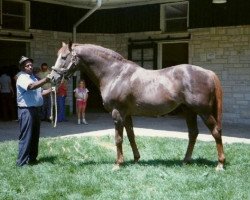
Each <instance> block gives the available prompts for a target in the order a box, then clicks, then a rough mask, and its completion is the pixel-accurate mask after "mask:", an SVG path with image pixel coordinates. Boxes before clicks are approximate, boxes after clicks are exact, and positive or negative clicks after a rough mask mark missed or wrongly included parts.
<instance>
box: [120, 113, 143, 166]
mask: <svg viewBox="0 0 250 200" xmlns="http://www.w3.org/2000/svg"><path fill="white" fill-rule="evenodd" d="M124 126H125V128H126V131H127V135H128V139H129V142H130V146H131V148H132V151H133V154H134V161H135V162H138V160H139V159H140V153H139V151H138V148H137V145H136V142H135V134H134V130H133V121H132V117H131V116H127V117H126V118H125V124H124Z"/></svg>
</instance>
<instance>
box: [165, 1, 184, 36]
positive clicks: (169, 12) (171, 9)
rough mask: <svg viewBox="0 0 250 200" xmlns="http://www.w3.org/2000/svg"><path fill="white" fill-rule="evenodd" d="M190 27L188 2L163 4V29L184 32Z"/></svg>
mask: <svg viewBox="0 0 250 200" xmlns="http://www.w3.org/2000/svg"><path fill="white" fill-rule="evenodd" d="M187 27H188V2H186V1H185V2H180V3H169V4H164V5H161V30H162V31H163V32H184V31H187Z"/></svg>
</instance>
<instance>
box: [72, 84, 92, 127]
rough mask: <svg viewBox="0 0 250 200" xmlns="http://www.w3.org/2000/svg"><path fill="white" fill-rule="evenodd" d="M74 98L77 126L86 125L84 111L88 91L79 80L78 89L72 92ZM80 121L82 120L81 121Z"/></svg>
mask: <svg viewBox="0 0 250 200" xmlns="http://www.w3.org/2000/svg"><path fill="white" fill-rule="evenodd" d="M74 92H75V97H76V110H77V117H78V121H77V122H78V124H81V122H82V123H83V124H88V123H87V122H86V119H85V109H86V105H87V100H88V92H89V90H88V89H87V88H86V86H85V81H84V80H80V81H79V82H78V87H77V88H76V89H75V90H74ZM81 119H82V120H81Z"/></svg>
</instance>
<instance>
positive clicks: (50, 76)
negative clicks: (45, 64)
mask: <svg viewBox="0 0 250 200" xmlns="http://www.w3.org/2000/svg"><path fill="white" fill-rule="evenodd" d="M53 78H54V77H53V75H52V74H51V73H50V74H48V75H47V76H46V80H47V82H52V81H53Z"/></svg>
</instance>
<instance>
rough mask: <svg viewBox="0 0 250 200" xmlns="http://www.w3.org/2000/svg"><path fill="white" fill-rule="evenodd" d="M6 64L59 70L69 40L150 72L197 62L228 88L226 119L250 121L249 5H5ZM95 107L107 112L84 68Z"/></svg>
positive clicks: (11, 1)
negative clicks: (24, 60) (25, 59)
mask: <svg viewBox="0 0 250 200" xmlns="http://www.w3.org/2000/svg"><path fill="white" fill-rule="evenodd" d="M0 10H1V12H0V22H1V23H0V24H1V25H0V67H6V66H8V67H9V68H10V70H11V71H12V74H13V75H14V74H15V73H16V72H17V63H18V60H19V58H20V56H21V55H26V56H29V57H31V58H33V59H34V61H35V63H34V64H35V66H37V67H40V65H41V63H43V62H46V63H48V64H49V66H53V65H54V63H55V61H56V58H57V51H58V49H59V48H60V47H61V43H62V42H67V41H69V40H74V41H75V42H77V43H92V44H97V45H101V46H104V47H106V48H110V49H112V50H114V51H116V52H118V53H120V54H121V55H122V56H124V57H125V58H128V59H130V60H132V61H134V62H136V63H138V64H139V65H140V66H142V67H144V68H147V69H161V68H165V67H169V66H173V65H177V64H182V63H190V64H193V65H198V66H201V67H203V68H206V69H210V70H212V71H214V72H215V73H216V74H217V75H218V76H219V78H220V80H221V82H222V86H223V91H224V105H223V106H224V109H223V120H224V121H226V122H232V123H244V124H250V12H249V10H250V1H248V0H237V1H233V0H202V1H201V0H189V1H184V0H155V1H148V0H123V1H119V0H97V1H93V0H63V1H62V0H52V1H49V0H30V1H25V0H0ZM80 78H84V79H85V80H86V82H87V87H88V88H89V90H90V98H89V103H88V107H89V108H88V109H90V110H98V111H100V110H101V111H102V110H103V107H102V100H101V96H100V94H99V91H98V89H97V88H96V87H95V86H94V85H93V83H92V82H91V81H90V79H89V77H86V75H84V73H83V72H82V71H78V72H77V73H75V74H74V76H73V78H72V79H71V80H70V83H69V86H68V87H69V88H68V89H69V91H68V94H69V96H68V98H67V107H68V112H69V113H73V112H74V108H75V106H74V97H73V89H74V88H75V87H76V82H77V80H78V79H80Z"/></svg>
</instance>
